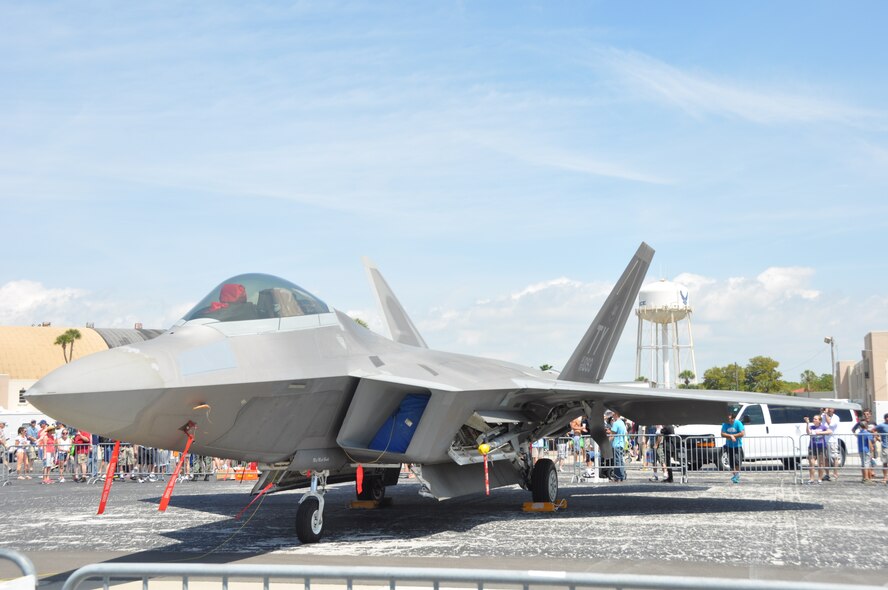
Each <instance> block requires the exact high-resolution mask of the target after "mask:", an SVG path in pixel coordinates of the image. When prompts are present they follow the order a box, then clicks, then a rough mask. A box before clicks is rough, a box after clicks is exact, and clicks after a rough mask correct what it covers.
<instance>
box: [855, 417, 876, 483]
mask: <svg viewBox="0 0 888 590" xmlns="http://www.w3.org/2000/svg"><path fill="white" fill-rule="evenodd" d="M858 425H859V426H860V428H859V429H858V431H857V450H858V454H859V455H860V477H861V479H860V480H861V481H862V482H863V483H872V482H873V469H872V465H870V460H871V459H872V458H873V450H874V449H875V447H876V441H875V436H874V435H873V433H872V432H870V431H869V422H867V420H866V418H864V419H863V420H861V421H860V422H858Z"/></svg>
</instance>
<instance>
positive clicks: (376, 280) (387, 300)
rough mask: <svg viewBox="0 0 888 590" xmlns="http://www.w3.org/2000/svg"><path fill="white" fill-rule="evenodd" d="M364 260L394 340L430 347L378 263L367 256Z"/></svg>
mask: <svg viewBox="0 0 888 590" xmlns="http://www.w3.org/2000/svg"><path fill="white" fill-rule="evenodd" d="M363 262H364V268H366V269H367V277H368V278H369V279H370V287H371V288H372V289H373V293H374V294H375V295H376V300H377V302H379V307H380V308H381V309H382V315H383V317H384V318H385V324H386V326H387V327H388V330H389V333H390V334H391V337H392V340H394V341H395V342H400V343H401V344H409V345H410V346H417V347H419V348H428V345H427V344H426V343H425V340H423V339H422V336H420V335H419V331H418V330H417V329H416V326H414V325H413V322H411V321H410V318H409V317H408V316H407V312H406V311H404V308H403V307H402V306H401V303H400V302H399V301H398V298H397V297H395V294H394V293H393V292H392V289H391V287H389V286H388V283H386V282H385V279H384V278H382V273H380V272H379V269H378V268H376V265H375V264H373V262H372V261H371V260H370V259H369V258H367V257H364V258H363Z"/></svg>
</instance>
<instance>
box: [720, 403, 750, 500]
mask: <svg viewBox="0 0 888 590" xmlns="http://www.w3.org/2000/svg"><path fill="white" fill-rule="evenodd" d="M744 434H746V429H745V428H744V427H743V422H741V421H740V420H737V414H736V412H734V411H733V410H731V411H729V412H728V419H727V421H725V422H723V423H722V429H721V435H722V438H724V439H727V440H725V448H724V453H725V454H726V455H727V457H728V465H730V467H731V473H733V476H732V477H731V481H732V482H733V483H740V466H741V463H742V461H743V435H744Z"/></svg>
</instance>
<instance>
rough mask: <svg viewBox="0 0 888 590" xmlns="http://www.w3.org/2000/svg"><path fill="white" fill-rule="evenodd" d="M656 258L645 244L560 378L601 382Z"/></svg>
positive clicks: (593, 322) (639, 249) (584, 381)
mask: <svg viewBox="0 0 888 590" xmlns="http://www.w3.org/2000/svg"><path fill="white" fill-rule="evenodd" d="M653 257H654V249H653V248H651V247H650V246H648V245H647V244H645V243H644V242H642V243H641V246H639V247H638V250H637V251H636V252H635V256H633V257H632V260H631V261H629V265H628V266H627V267H626V270H624V271H623V276H621V277H620V280H619V281H617V284H616V285H614V288H613V290H612V291H611V293H610V295H608V296H607V300H606V301H605V302H604V305H602V306H601V309H600V310H599V311H598V315H597V316H595V319H594V320H593V321H592V325H590V326H589V329H588V330H587V331H586V335H585V336H583V339H582V340H581V341H580V344H579V346H577V349H576V350H575V351H574V353H573V354H572V355H571V357H570V360H569V361H567V364H566V365H565V366H564V370H563V371H561V374H560V375H559V376H558V378H559V379H561V380H564V381H579V382H582V383H598V382H599V381H601V378H602V377H604V372H605V371H606V370H607V366H608V365H609V364H610V360H611V357H612V356H613V354H614V349H615V348H616V347H617V341H618V340H619V339H620V334H622V333H623V327H624V326H625V325H626V319H627V318H628V317H629V311H630V310H631V309H632V305H633V303H634V302H635V298H636V297H637V296H638V290H639V289H640V288H641V282H642V281H644V276H645V274H647V269H648V267H649V266H650V264H651V259H652V258H653Z"/></svg>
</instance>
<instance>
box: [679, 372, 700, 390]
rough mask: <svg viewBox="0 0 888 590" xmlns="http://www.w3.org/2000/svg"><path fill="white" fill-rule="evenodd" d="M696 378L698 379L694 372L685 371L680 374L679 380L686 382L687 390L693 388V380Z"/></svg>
mask: <svg viewBox="0 0 888 590" xmlns="http://www.w3.org/2000/svg"><path fill="white" fill-rule="evenodd" d="M695 377H697V376H696V375H694V372H693V371H691V370H690V369H685V370H684V371H682V372H681V373H679V374H678V378H679V379H681V380H682V381H684V386H685V387H686V388H687V387H690V386H691V379H694V378H695Z"/></svg>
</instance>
